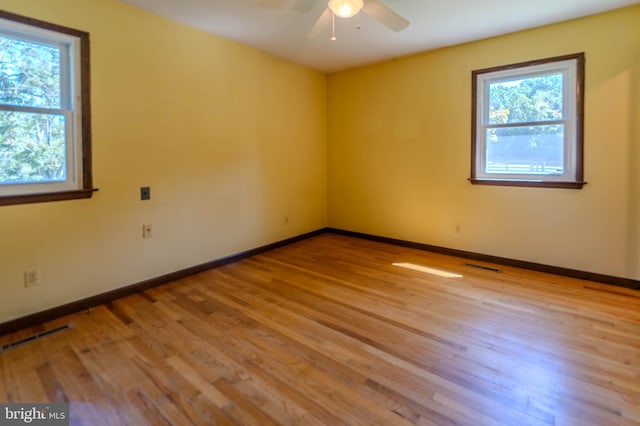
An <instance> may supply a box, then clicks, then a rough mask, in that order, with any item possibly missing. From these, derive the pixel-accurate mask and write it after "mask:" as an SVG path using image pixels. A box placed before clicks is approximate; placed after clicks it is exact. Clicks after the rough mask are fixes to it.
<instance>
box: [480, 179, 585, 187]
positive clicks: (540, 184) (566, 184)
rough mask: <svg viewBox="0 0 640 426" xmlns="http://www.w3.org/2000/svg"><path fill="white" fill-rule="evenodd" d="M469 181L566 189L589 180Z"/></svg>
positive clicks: (581, 184) (497, 184)
mask: <svg viewBox="0 0 640 426" xmlns="http://www.w3.org/2000/svg"><path fill="white" fill-rule="evenodd" d="M469 182H471V183H472V184H474V185H494V186H528V187H533V188H564V189H582V187H583V186H585V185H586V184H587V182H553V181H543V180H533V179H532V180H526V179H512V180H506V179H479V178H469Z"/></svg>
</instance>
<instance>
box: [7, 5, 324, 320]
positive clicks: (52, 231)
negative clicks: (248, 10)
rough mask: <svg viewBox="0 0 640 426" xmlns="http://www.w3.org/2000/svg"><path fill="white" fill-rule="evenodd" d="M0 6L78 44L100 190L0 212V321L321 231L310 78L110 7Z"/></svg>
mask: <svg viewBox="0 0 640 426" xmlns="http://www.w3.org/2000/svg"><path fill="white" fill-rule="evenodd" d="M0 7H2V9H4V10H8V11H10V12H14V13H19V14H23V15H28V16H31V17H34V18H38V19H42V20H46V21H50V22H53V23H57V24H61V25H65V26H69V27H72V28H77V29H80V30H84V31H87V32H89V33H90V34H91V49H92V51H91V61H92V69H91V75H92V106H93V115H92V117H93V128H94V131H93V159H94V161H93V165H94V182H95V186H96V187H98V188H99V189H100V191H99V192H98V193H96V194H95V196H94V197H93V198H92V199H90V200H78V201H65V202H56V203H46V204H33V205H22V206H10V207H0V294H1V296H0V322H3V321H7V320H10V319H12V318H16V317H21V316H25V315H28V314H30V313H34V312H38V311H41V310H44V309H47V308H50V307H53V306H58V305H61V304H64V303H68V302H71V301H74V300H78V299H82V298H85V297H88V296H91V295H94V294H99V293H102V292H105V291H108V290H111V289H114V288H118V287H121V286H124V285H128V284H133V283H136V282H140V281H142V280H145V279H149V278H152V277H157V276H160V275H163V274H166V273H169V272H173V271H176V270H180V269H183V268H186V267H189V266H193V265H196V264H200V263H203V262H207V261H210V260H213V259H217V258H220V257H222V256H226V255H229V254H233V253H237V252H239V251H242V250H246V249H250V248H254V247H258V246H261V245H264V244H267V243H271V242H274V241H278V240H282V239H285V238H288V237H291V236H294V235H299V234H302V233H305V232H308V231H312V230H316V229H319V228H322V227H324V226H326V225H327V218H326V77H325V76H324V75H323V74H321V73H317V72H314V71H310V70H308V69H305V68H303V67H301V66H298V65H294V64H291V63H288V62H286V61H283V60H280V59H277V58H274V57H272V56H270V55H267V54H264V53H262V52H259V51H257V50H254V49H251V48H248V47H245V46H242V45H239V44H237V43H234V42H231V41H227V40H224V39H221V38H218V37H214V36H212V35H209V34H206V33H203V32H200V31H196V30H193V29H190V28H187V27H185V26H182V25H179V24H176V23H172V22H170V21H168V20H165V19H162V18H159V17H157V16H154V15H152V14H148V13H146V12H143V11H140V10H138V9H135V8H132V7H129V6H127V5H124V4H121V3H119V2H116V1H113V0H29V1H25V0H3V1H2V4H1V6H0ZM146 185H149V186H151V194H152V199H151V200H150V201H145V202H142V201H140V199H139V188H140V186H146ZM285 217H288V218H289V221H288V224H285V219H284V218H285ZM144 223H150V224H152V225H153V237H152V238H151V239H142V224H144ZM30 268H39V269H40V273H41V279H42V284H41V285H40V286H38V287H33V288H28V289H27V288H25V287H24V286H23V272H24V270H25V269H30Z"/></svg>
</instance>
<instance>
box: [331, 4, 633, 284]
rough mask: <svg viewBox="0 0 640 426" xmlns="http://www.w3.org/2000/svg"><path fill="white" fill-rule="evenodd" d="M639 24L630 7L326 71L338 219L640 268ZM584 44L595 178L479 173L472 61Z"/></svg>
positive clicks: (407, 235)
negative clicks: (485, 177)
mask: <svg viewBox="0 0 640 426" xmlns="http://www.w3.org/2000/svg"><path fill="white" fill-rule="evenodd" d="M639 23H640V6H634V7H630V8H626V9H621V10H618V11H614V12H610V13H606V14H601V15H597V16H593V17H588V18H584V19H580V20H575V21H571V22H567V23H561V24H557V25H551V26H547V27H543V28H538V29H534V30H530V31H525V32H520V33H515V34H510V35H506V36H503V37H497V38H492V39H488V40H483V41H479V42H475V43H469V44H465V45H460V46H455V47H451V48H446V49H441V50H436V51H431V52H426V53H422V54H419V55H415V56H411V57H407V58H402V59H399V60H395V61H390V62H386V63H382V64H378V65H375V66H370V67H366V68H362V69H357V70H353V71H347V72H342V73H338V74H334V75H331V76H330V77H329V79H328V85H329V86H328V87H329V94H328V108H329V110H328V123H329V125H328V141H329V142H328V144H329V147H328V166H329V169H328V170H329V173H328V194H329V225H330V226H332V227H336V228H343V229H348V230H353V231H359V232H365V233H370V234H375V235H381V236H387V237H393V238H400V239H406V240H411V241H417V242H423V243H427V244H433V245H438V246H444V247H449V248H454V249H460V250H468V251H472V252H478V253H485V254H490V255H495V256H503V257H507V258H513V259H520V260H525V261H529V262H538V263H543V264H548V265H556V266H561V267H565V268H574V269H578V270H583V271H590V272H596V273H602V274H609V275H614V276H619V277H627V278H634V279H639V278H640V266H639V261H640V251H639V245H640V237H639V229H640V226H639V224H640V209H639V201H638V199H639V198H640V178H639V172H638V167H639V166H640V149H639V147H638V145H639V144H640V25H639ZM576 52H585V53H586V90H585V92H586V104H585V107H586V121H585V177H586V180H587V181H588V182H589V184H588V185H587V186H586V187H585V188H584V189H582V190H566V189H536V188H508V187H494V186H479V185H477V186H473V185H471V184H470V183H469V182H468V181H467V178H468V177H469V172H470V161H471V160H470V127H471V71H472V70H474V69H482V68H486V67H490V66H496V65H502V64H509V63H515V62H521V61H527V60H532V59H538V58H545V57H551V56H556V55H562V54H569V53H576ZM457 225H459V229H460V230H459V232H458V231H456V226H457Z"/></svg>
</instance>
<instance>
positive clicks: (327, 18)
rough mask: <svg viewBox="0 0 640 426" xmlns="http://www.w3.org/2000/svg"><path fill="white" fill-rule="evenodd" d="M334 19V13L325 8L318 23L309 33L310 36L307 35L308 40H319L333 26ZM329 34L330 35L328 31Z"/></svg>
mask: <svg viewBox="0 0 640 426" xmlns="http://www.w3.org/2000/svg"><path fill="white" fill-rule="evenodd" d="M332 17H333V13H332V12H331V10H329V8H328V7H327V8H325V9H324V12H322V15H320V17H319V18H318V20H317V21H316V23H315V24H314V25H313V28H311V31H309V34H307V38H318V37H319V36H320V34H322V32H323V31H326V30H328V29H329V28H330V26H331V18H332ZM327 34H329V32H328V31H327Z"/></svg>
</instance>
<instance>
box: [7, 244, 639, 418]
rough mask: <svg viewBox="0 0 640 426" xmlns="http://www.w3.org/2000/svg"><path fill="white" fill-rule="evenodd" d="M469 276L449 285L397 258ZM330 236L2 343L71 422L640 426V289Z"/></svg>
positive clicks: (15, 381) (13, 373)
mask: <svg viewBox="0 0 640 426" xmlns="http://www.w3.org/2000/svg"><path fill="white" fill-rule="evenodd" d="M398 262H411V263H415V264H417V265H422V266H427V267H430V268H436V269H441V270H444V271H449V272H455V273H458V274H461V275H462V277H460V278H443V277H438V276H432V275H429V274H425V273H424V272H420V271H416V270H409V269H404V268H400V267H398V266H395V265H394V263H398ZM466 263H468V261H467V260H465V259H460V258H455V257H451V256H446V255H442V254H437V253H429V252H424V251H419V250H414V249H410V248H406V247H399V246H392V245H388V244H383V243H377V242H372V241H366V240H362V239H356V238H350V237H345V236H341V235H335V234H323V235H319V236H316V237H312V238H308V239H305V240H302V241H298V242H296V243H294V244H290V245H288V246H285V247H280V248H277V249H274V250H271V251H269V252H266V253H263V254H260V255H256V256H254V257H252V258H249V259H245V260H243V261H240V262H236V263H232V264H228V265H225V266H223V267H220V268H218V269H214V270H210V271H206V272H203V273H200V274H197V275H194V276H191V277H187V278H184V279H181V280H178V281H176V282H173V283H170V284H167V285H163V286H159V287H156V288H153V289H149V290H146V291H144V292H142V293H139V294H135V295H132V296H129V297H126V298H123V299H119V300H116V301H113V302H111V303H109V304H107V305H103V306H99V307H97V308H94V309H91V310H90V311H87V312H79V313H77V314H73V315H70V316H67V317H64V318H59V319H57V320H55V321H52V322H50V323H48V324H42V325H40V326H37V327H33V328H31V329H27V330H22V331H20V332H17V333H12V334H11V335H7V336H0V343H2V344H3V345H5V344H7V343H9V342H12V341H15V340H19V339H22V338H25V337H29V336H31V335H33V334H34V333H38V332H42V331H44V330H49V329H51V328H53V327H58V326H61V325H64V324H70V326H71V327H70V328H69V329H66V330H64V331H61V332H59V333H55V334H52V335H50V336H47V337H43V338H41V339H37V340H34V341H31V342H29V343H26V344H24V345H21V346H16V347H14V348H12V349H9V350H6V351H3V352H0V401H2V402H44V401H47V402H69V403H70V404H71V422H72V424H92V425H93V424H96V425H100V424H105V425H145V424H148V425H162V424H166V425H189V424H197V425H200V424H220V425H233V424H236V425H238V424H239V425H269V424H278V425H302V424H304V425H359V424H360V425H372V424H379V425H429V426H433V425H468V426H477V425H538V426H542V425H580V426H583V425H598V426H600V425H614V424H616V425H617V424H621V425H632V424H640V292H637V291H632V290H628V289H621V288H615V287H610V286H607V285H604V284H599V283H592V282H588V281H583V280H577V279H571V278H565V277H558V276H553V275H549V274H544V273H539V272H532V271H525V270H520V269H517V268H513V267H504V266H499V265H491V264H487V265H486V266H490V267H495V268H497V269H500V272H492V271H488V270H482V269H477V268H470V267H468V266H465V264H466Z"/></svg>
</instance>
